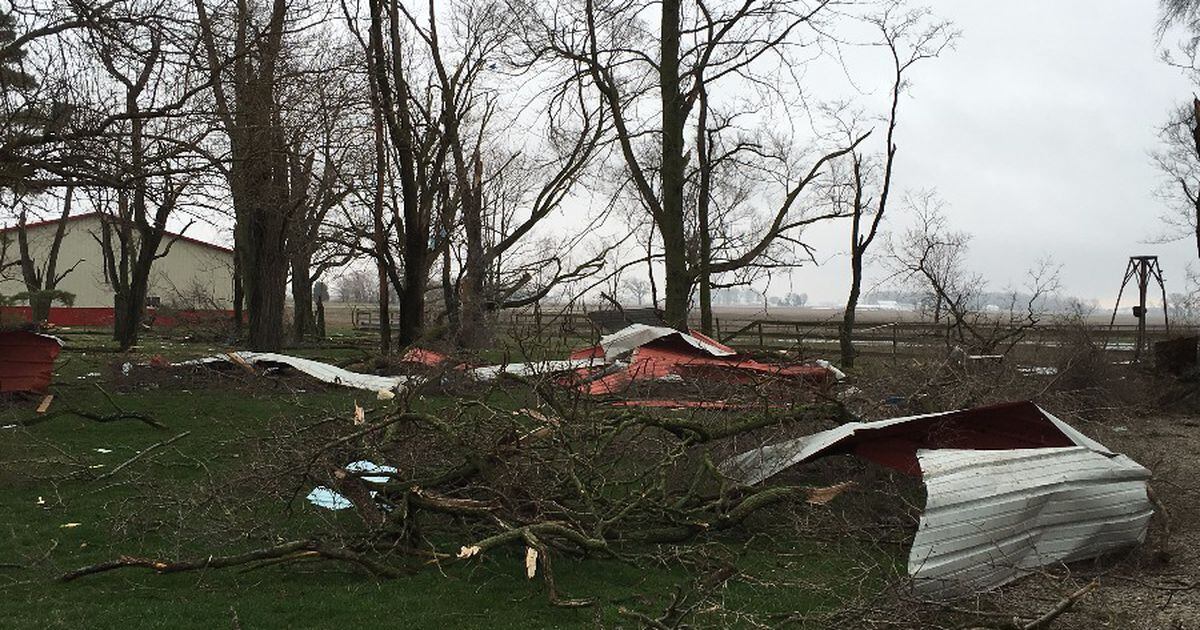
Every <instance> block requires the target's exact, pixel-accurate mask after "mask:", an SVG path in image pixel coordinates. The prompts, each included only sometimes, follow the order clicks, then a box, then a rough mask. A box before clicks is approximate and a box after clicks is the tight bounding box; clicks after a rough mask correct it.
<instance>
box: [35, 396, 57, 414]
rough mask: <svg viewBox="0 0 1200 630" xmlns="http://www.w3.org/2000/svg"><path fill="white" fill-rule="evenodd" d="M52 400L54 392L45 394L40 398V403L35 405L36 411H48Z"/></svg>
mask: <svg viewBox="0 0 1200 630" xmlns="http://www.w3.org/2000/svg"><path fill="white" fill-rule="evenodd" d="M52 402H54V394H46V396H45V398H42V402H41V404H39V405H38V406H37V413H46V412H47V411H49V410H50V403H52Z"/></svg>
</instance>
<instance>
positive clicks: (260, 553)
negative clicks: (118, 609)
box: [58, 540, 317, 582]
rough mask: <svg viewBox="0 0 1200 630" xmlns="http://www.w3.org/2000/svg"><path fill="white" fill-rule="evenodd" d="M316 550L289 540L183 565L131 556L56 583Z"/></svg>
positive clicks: (310, 542) (313, 545)
mask: <svg viewBox="0 0 1200 630" xmlns="http://www.w3.org/2000/svg"><path fill="white" fill-rule="evenodd" d="M316 548H317V543H316V541H313V540H293V541H291V542H286V543H283V544H279V545H273V546H271V547H263V548H261V549H255V550H254V551H248V552H246V553H240V554H234V555H230V556H208V557H207V558H204V559H202V560H190V561H183V562H164V561H162V560H151V559H149V558H136V557H133V556H121V557H120V558H117V559H116V560H110V561H108V562H100V563H97V564H90V565H88V566H85V567H80V568H78V569H75V570H74V571H68V572H66V573H64V574H62V575H60V576H58V581H59V582H70V581H71V580H76V579H79V578H81V577H84V576H87V575H95V574H97V573H105V572H107V571H113V570H116V569H124V568H128V567H142V568H145V569H150V570H152V571H154V572H155V573H177V572H180V571H195V570H197V569H221V568H225V567H231V566H237V565H240V564H247V563H250V562H256V561H259V560H268V559H271V558H281V557H283V556H287V555H291V554H293V553H296V552H299V551H315V550H316Z"/></svg>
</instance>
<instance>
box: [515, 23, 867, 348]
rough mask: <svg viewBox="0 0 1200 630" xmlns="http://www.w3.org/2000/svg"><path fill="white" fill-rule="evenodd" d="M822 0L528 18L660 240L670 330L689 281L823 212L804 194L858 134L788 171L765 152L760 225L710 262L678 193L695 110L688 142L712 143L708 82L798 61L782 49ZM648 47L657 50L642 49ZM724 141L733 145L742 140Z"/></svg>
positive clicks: (758, 253)
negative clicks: (615, 153) (768, 169)
mask: <svg viewBox="0 0 1200 630" xmlns="http://www.w3.org/2000/svg"><path fill="white" fill-rule="evenodd" d="M651 4H653V5H654V6H653V8H650V5H651ZM827 4H828V3H826V2H802V1H787V0H785V1H782V2H756V1H755V0H747V1H745V2H739V3H735V4H722V5H719V6H715V5H709V4H707V3H705V2H684V1H683V0H666V1H665V2H661V3H657V2H656V3H641V2H633V3H620V4H612V3H603V2H594V1H591V0H589V1H588V2H586V3H584V6H583V7H582V8H581V9H580V10H577V11H575V12H574V13H573V14H570V17H571V18H573V19H572V20H570V21H568V20H567V19H564V18H565V17H566V16H567V12H564V11H563V10H561V9H558V10H556V11H553V12H549V15H543V16H538V17H532V18H530V21H531V22H532V23H534V24H536V26H532V27H530V28H531V31H535V32H536V35H531V36H530V39H531V43H532V45H533V47H534V48H535V50H536V51H537V53H538V54H539V55H554V56H556V57H558V58H560V59H564V60H567V61H568V62H570V63H571V64H572V65H573V67H575V68H577V69H578V70H576V71H575V72H574V74H573V77H574V78H577V79H578V80H581V81H583V82H585V83H587V84H588V85H589V86H590V87H591V88H592V89H593V90H595V92H597V93H598V95H599V96H600V98H601V100H602V102H603V103H604V105H605V107H606V108H607V109H608V115H609V116H610V117H611V118H612V121H613V126H614V128H615V133H616V141H617V145H618V147H619V152H620V154H621V156H622V159H623V161H624V163H625V166H626V169H627V173H628V178H629V181H630V182H631V186H632V188H633V190H634V191H635V193H636V197H637V200H638V203H639V204H641V206H642V207H643V208H644V209H645V211H646V212H647V213H648V214H649V215H650V216H651V217H652V218H653V221H654V224H655V226H656V229H657V232H658V237H659V238H660V239H661V241H662V242H661V246H662V252H663V265H664V270H665V277H666V291H665V303H664V305H665V318H666V320H667V322H668V323H669V324H670V325H672V326H675V327H677V328H680V329H683V328H686V327H687V325H688V324H687V319H688V310H689V303H690V300H691V294H692V290H693V289H694V288H695V286H696V283H697V280H698V278H700V277H701V276H707V277H711V276H712V275H716V274H722V273H731V272H736V271H739V270H743V269H746V268H748V267H751V266H753V265H755V264H756V263H758V262H759V261H760V259H761V258H762V257H763V256H764V255H766V254H768V253H769V251H770V249H771V247H772V246H773V245H774V244H776V242H777V240H779V239H783V238H785V237H786V236H787V235H788V234H789V233H794V232H796V231H797V230H798V229H800V228H802V227H803V226H804V225H808V224H810V223H812V222H814V221H816V220H820V219H818V218H817V217H814V216H810V215H809V214H808V213H806V212H804V210H806V209H807V208H806V207H805V203H804V202H803V201H802V200H801V196H802V195H803V194H804V193H805V192H806V191H807V190H808V188H809V186H810V184H813V182H814V181H815V180H817V179H818V177H820V176H821V175H822V173H823V171H824V169H825V167H826V166H827V165H828V164H829V163H830V162H831V161H832V160H835V159H836V158H838V157H840V156H842V155H844V154H845V153H847V152H848V151H850V149H851V148H852V147H853V146H856V144H857V142H859V141H861V140H856V141H855V142H854V143H852V144H851V145H850V146H844V147H841V148H836V149H834V150H832V151H829V152H826V153H824V154H821V155H819V157H817V158H816V159H815V160H813V161H812V162H811V164H810V166H809V167H808V168H801V169H798V170H796V169H794V168H792V167H793V165H794V163H795V161H796V160H795V158H796V156H795V155H790V154H788V153H787V152H782V153H777V154H776V155H774V156H769V158H768V160H767V161H768V162H774V167H775V172H774V173H773V174H772V175H771V176H768V177H765V178H764V179H768V180H771V181H772V183H773V185H774V186H773V187H774V189H775V190H776V195H774V199H772V200H770V201H765V200H759V201H758V203H759V204H761V205H762V206H766V207H767V208H768V209H767V210H766V211H765V213H764V216H763V220H762V221H761V222H756V223H755V224H753V225H752V226H751V227H750V229H748V230H746V231H745V233H743V235H742V237H741V238H739V239H737V241H738V243H739V247H738V248H737V251H736V253H730V254H729V255H728V256H727V257H725V258H724V259H723V260H720V261H715V260H711V248H710V247H709V245H708V244H705V245H703V246H701V247H699V248H696V247H693V246H692V243H694V242H696V240H697V238H696V235H697V233H699V234H703V235H704V236H703V238H708V233H709V232H710V231H711V225H710V226H709V228H710V229H703V228H700V229H698V230H697V228H696V226H697V224H698V223H699V221H696V220H695V217H696V214H697V209H696V207H695V206H696V205H697V204H689V203H688V200H687V197H688V195H687V194H686V189H687V187H688V184H689V180H690V178H691V177H692V176H693V175H695V174H696V173H695V172H694V171H691V172H690V171H689V168H688V163H689V160H690V159H692V158H691V154H692V152H693V149H691V148H689V147H688V146H687V142H686V138H687V136H688V135H689V134H688V131H687V130H688V127H689V126H691V125H693V124H697V123H696V122H694V119H695V118H696V117H697V116H699V118H700V121H699V124H698V127H699V129H698V137H706V141H705V142H698V143H697V144H698V145H707V144H711V140H712V138H711V136H708V135H707V131H706V126H707V124H708V123H707V118H708V116H709V111H710V110H711V109H712V108H713V106H712V104H711V103H708V102H707V101H706V100H705V99H706V98H707V97H708V95H711V94H713V93H715V88H716V86H717V85H730V86H734V85H736V84H737V83H738V82H741V83H743V84H744V85H758V86H766V85H773V84H775V83H777V82H778V79H779V77H780V76H788V75H789V73H788V72H786V69H787V68H789V67H792V64H793V63H798V62H796V61H795V60H794V59H793V58H792V57H791V56H790V55H789V54H788V53H789V50H790V49H791V48H793V47H795V46H798V45H800V44H801V41H802V39H803V37H802V32H803V31H804V29H805V28H806V27H808V26H809V25H810V24H811V23H812V22H813V21H814V20H815V19H817V18H818V17H819V16H821V15H823V14H824V13H825V12H826V10H827V8H828V7H827ZM525 6H526V7H527V10H528V12H529V13H531V14H533V13H536V12H537V9H536V7H533V5H529V4H526V5H525ZM647 14H652V15H657V16H658V18H659V22H658V28H657V30H656V31H654V30H651V29H650V28H648V26H647V25H646V24H645V23H644V22H643V21H642V16H643V15H647ZM810 32H811V31H810ZM811 36H812V37H815V34H813V35H811ZM650 50H652V51H654V52H655V53H656V54H647V52H645V51H650ZM764 66H770V69H771V70H774V71H775V72H772V73H771V79H770V80H768V79H766V78H765V75H766V73H765V72H764V73H763V74H759V72H760V71H762V70H763V67H764ZM781 70H783V71H781ZM793 76H794V75H793ZM768 89H769V90H771V91H773V92H780V91H781V90H779V89H777V88H776V87H771V88H768ZM655 95H657V97H658V98H657V101H656V102H655V101H654V99H653V97H654V96H655ZM652 102H654V104H653V105H652ZM651 107H654V108H655V112H656V113H655V114H654V115H653V116H651V117H647V116H645V115H639V113H638V112H640V111H644V110H647V109H649V108H651ZM730 144H731V148H732V146H737V145H739V144H743V143H739V142H731V143H730ZM750 144H754V143H750ZM700 148H701V149H702V153H701V154H700V155H699V156H698V158H697V161H698V162H699V163H700V164H701V167H700V175H703V173H704V172H705V171H706V170H707V169H709V168H710V166H711V164H712V163H713V161H714V160H713V158H714V156H715V155H716V154H715V153H714V152H712V149H711V148H710V147H709V146H703V147H700ZM700 188H701V189H702V190H701V191H700V193H699V194H698V198H699V199H700V203H699V204H698V205H699V208H700V210H701V211H702V210H703V209H704V207H705V205H704V204H705V203H706V202H707V201H708V196H707V194H706V189H707V186H706V185H704V184H702V185H701V186H700ZM829 216H832V215H827V216H825V217H823V218H828V217H829ZM689 226H692V228H691V231H692V234H691V235H689ZM690 252H700V253H695V254H692V255H689V253H690ZM705 291H706V293H707V289H705Z"/></svg>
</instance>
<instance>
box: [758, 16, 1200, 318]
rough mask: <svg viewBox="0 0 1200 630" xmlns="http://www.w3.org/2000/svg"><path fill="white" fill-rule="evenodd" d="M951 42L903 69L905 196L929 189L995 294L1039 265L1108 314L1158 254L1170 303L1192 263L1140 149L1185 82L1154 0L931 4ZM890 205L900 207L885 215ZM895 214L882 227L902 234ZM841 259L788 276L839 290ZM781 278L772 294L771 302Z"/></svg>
mask: <svg viewBox="0 0 1200 630" xmlns="http://www.w3.org/2000/svg"><path fill="white" fill-rule="evenodd" d="M930 6H931V7H932V9H933V10H934V12H935V13H937V14H938V15H939V16H941V17H944V18H946V19H949V20H952V21H953V22H954V23H955V24H956V25H957V27H958V28H959V29H960V30H961V31H962V37H961V39H960V40H959V41H958V45H957V48H956V50H953V51H950V52H949V53H947V54H946V55H945V56H944V57H943V58H940V59H937V60H933V61H930V62H928V63H926V64H924V65H922V66H919V67H918V68H916V69H915V70H914V72H913V81H914V84H915V85H914V89H913V92H912V98H911V99H909V100H907V101H906V102H905V103H904V105H903V107H904V109H903V111H902V114H901V115H902V117H903V118H902V121H901V128H900V130H899V131H898V140H897V145H898V146H899V148H900V154H899V156H898V160H899V163H898V171H897V180H896V181H897V183H898V184H899V185H900V187H901V189H920V188H936V189H937V191H938V192H939V193H940V196H941V197H942V198H943V199H944V200H945V201H946V202H947V204H948V209H949V212H948V216H949V217H950V220H951V222H952V223H953V225H954V227H955V228H957V229H959V230H963V231H967V232H970V233H972V234H973V235H974V240H973V241H972V244H971V254H970V260H971V263H972V266H973V268H974V269H975V270H977V271H979V272H981V273H983V274H984V275H985V276H986V277H987V278H988V279H989V280H990V281H991V282H992V283H993V284H994V286H995V288H1002V287H1003V286H1004V285H1005V284H1007V283H1010V282H1011V283H1018V282H1019V281H1020V280H1021V278H1022V276H1023V273H1024V270H1025V269H1027V268H1029V267H1031V266H1032V265H1033V264H1034V263H1035V262H1036V261H1037V260H1038V259H1039V258H1040V257H1043V256H1045V255H1047V254H1049V255H1050V256H1052V257H1053V258H1054V260H1055V261H1057V262H1058V263H1060V264H1061V265H1062V280H1063V284H1064V287H1063V288H1064V292H1065V293H1068V294H1071V295H1076V296H1079V297H1082V298H1095V299H1098V300H1100V301H1101V302H1102V303H1105V304H1109V305H1111V302H1112V300H1113V299H1114V298H1115V297H1116V290H1117V288H1118V286H1119V284H1120V281H1121V277H1122V273H1123V272H1124V269H1125V263H1126V260H1127V258H1128V256H1129V255H1132V254H1143V253H1146V254H1157V255H1158V256H1159V257H1160V261H1161V263H1162V266H1163V268H1164V269H1165V270H1166V272H1167V282H1168V286H1167V288H1168V291H1178V290H1182V289H1183V288H1184V284H1185V283H1184V270H1185V266H1186V265H1187V264H1189V263H1192V264H1195V263H1193V261H1195V260H1196V254H1195V249H1194V246H1193V245H1191V244H1189V243H1188V242H1186V241H1185V242H1175V243H1169V244H1153V243H1151V242H1150V241H1153V240H1156V237H1158V236H1159V235H1161V234H1162V233H1163V231H1164V228H1163V225H1162V224H1161V223H1160V222H1159V220H1158V217H1159V214H1160V213H1161V211H1162V204H1161V202H1160V201H1158V200H1157V199H1155V197H1154V194H1153V191H1154V188H1155V186H1156V183H1157V181H1158V174H1157V172H1156V171H1155V169H1154V167H1153V166H1152V165H1151V163H1150V159H1149V153H1150V151H1151V150H1153V149H1154V148H1155V146H1156V145H1157V142H1158V140H1157V136H1156V132H1157V128H1158V127H1159V126H1160V125H1161V124H1162V123H1163V121H1164V120H1165V119H1166V117H1167V115H1168V112H1169V110H1170V109H1171V107H1172V106H1173V105H1174V104H1175V103H1176V102H1178V101H1180V100H1181V99H1186V98H1187V97H1188V96H1190V95H1191V93H1192V91H1193V89H1194V88H1193V87H1192V85H1191V84H1190V83H1189V81H1187V80H1186V79H1185V78H1184V77H1183V76H1181V75H1180V73H1179V72H1178V71H1176V70H1173V69H1171V68H1169V67H1167V66H1166V65H1165V64H1163V63H1162V62H1161V61H1160V60H1159V52H1158V51H1159V49H1160V48H1161V46H1160V45H1159V44H1158V43H1157V42H1156V40H1155V34H1154V23H1155V19H1156V15H1157V2H1153V1H1150V0H1094V1H1084V0H1050V1H1034V0H1021V1H1008V2H994V1H984V0H969V1H968V0H940V1H934V2H930ZM895 208H896V209H898V208H899V206H896V207H895ZM903 219H904V217H903V216H899V215H897V216H893V217H892V221H891V222H890V223H891V226H892V228H893V229H899V228H900V227H901V223H902V221H903ZM846 238H847V237H846V235H845V226H838V227H831V228H827V229H821V230H820V231H813V232H811V233H810V234H809V235H808V238H807V239H806V240H808V241H810V242H812V243H813V244H814V245H816V246H817V247H818V249H819V252H820V253H819V258H821V259H826V258H827V257H830V256H836V255H837V254H839V253H840V252H843V251H844V250H845V247H846V246H845V244H844V242H843V241H844V240H845V239H846ZM846 265H847V263H846V261H845V258H844V257H835V258H833V259H831V260H828V262H825V263H824V264H823V265H821V266H820V267H809V268H805V269H801V270H798V271H796V272H794V274H793V276H792V287H793V289H794V290H796V291H797V292H800V291H804V292H807V293H808V294H809V296H810V298H811V299H812V300H813V301H830V302H836V301H841V300H843V299H844V296H845V292H846V288H845V287H846V277H847V275H848V274H847V272H846V269H845V268H846ZM787 285H788V281H787V280H786V279H783V278H780V279H777V280H775V281H774V282H773V284H772V289H771V291H772V293H775V292H786V291H787V290H788V286H787Z"/></svg>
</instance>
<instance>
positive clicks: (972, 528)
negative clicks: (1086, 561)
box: [909, 447, 1153, 598]
mask: <svg viewBox="0 0 1200 630" xmlns="http://www.w3.org/2000/svg"><path fill="white" fill-rule="evenodd" d="M918 457H919V458H920V460H921V467H922V470H924V471H925V486H926V490H927V494H928V499H927V501H926V508H925V511H924V513H923V514H922V516H921V523H920V527H919V529H918V531H917V535H916V538H915V539H914V540H913V547H912V552H911V553H910V555H909V573H910V574H911V575H912V576H913V579H914V585H915V588H916V589H917V591H918V592H919V593H921V594H923V595H925V596H928V597H937V598H944V597H950V596H955V595H962V594H966V593H970V592H975V591H978V590H982V589H986V588H992V587H995V586H998V585H1000V584H1003V583H1005V582H1008V581H1010V580H1012V579H1015V578H1017V577H1020V576H1021V575H1024V574H1025V573H1026V572H1027V571H1028V569H1031V568H1033V567H1038V566H1045V565H1047V564H1051V563H1054V562H1067V561H1071V560H1075V559H1081V558H1088V557H1094V556H1097V555H1100V554H1103V553H1106V552H1108V551H1112V550H1114V549H1118V548H1121V547H1126V546H1129V545H1131V544H1134V543H1137V542H1140V541H1142V540H1144V538H1145V535H1146V531H1147V527H1148V526H1149V521H1150V517H1151V516H1152V514H1153V510H1152V508H1151V505H1150V501H1149V498H1148V496H1147V493H1146V480H1147V479H1149V477H1150V472H1149V471H1148V470H1146V469H1145V468H1143V467H1141V466H1139V465H1138V464H1137V463H1135V462H1133V460H1130V459H1129V458H1127V457H1124V456H1121V455H1116V456H1112V455H1105V454H1102V453H1097V452H1095V451H1093V450H1090V449H1088V448H1085V447H1074V448H1050V449H1030V450H1018V451H992V452H980V451H950V450H944V451H932V450H930V451H921V452H920V453H918Z"/></svg>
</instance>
